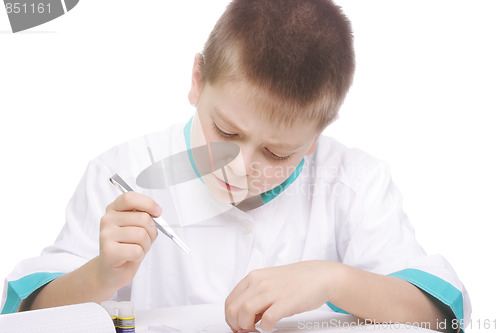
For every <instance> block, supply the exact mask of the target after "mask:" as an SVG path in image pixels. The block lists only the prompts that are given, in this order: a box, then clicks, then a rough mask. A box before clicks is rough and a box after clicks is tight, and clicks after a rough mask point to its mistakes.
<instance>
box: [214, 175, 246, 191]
mask: <svg viewBox="0 0 500 333" xmlns="http://www.w3.org/2000/svg"><path fill="white" fill-rule="evenodd" d="M214 177H215V179H217V182H218V183H219V185H220V186H221V187H222V188H223V189H225V190H228V191H231V192H239V191H243V190H245V189H244V188H241V187H238V186H234V185H230V184H228V183H226V182H225V181H223V180H220V179H219V177H217V176H215V175H214Z"/></svg>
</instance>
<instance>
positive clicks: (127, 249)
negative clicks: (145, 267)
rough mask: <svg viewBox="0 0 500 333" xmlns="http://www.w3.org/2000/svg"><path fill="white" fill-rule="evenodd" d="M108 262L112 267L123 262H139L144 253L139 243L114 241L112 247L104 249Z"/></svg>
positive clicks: (118, 265)
mask: <svg viewBox="0 0 500 333" xmlns="http://www.w3.org/2000/svg"><path fill="white" fill-rule="evenodd" d="M106 254H107V256H108V258H109V259H108V260H109V263H110V265H111V266H112V267H115V268H116V267H120V266H122V265H123V264H125V263H127V262H129V261H132V262H141V261H142V259H143V258H144V256H145V253H144V251H143V249H142V247H141V246H140V245H137V244H122V243H115V244H114V245H113V246H112V247H108V248H107V249H106Z"/></svg>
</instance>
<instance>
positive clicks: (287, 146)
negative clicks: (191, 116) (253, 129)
mask: <svg viewBox="0 0 500 333" xmlns="http://www.w3.org/2000/svg"><path fill="white" fill-rule="evenodd" d="M213 109H214V112H215V113H216V114H217V116H218V117H219V118H220V119H221V120H222V121H224V122H226V123H227V124H228V125H229V126H231V127H232V128H233V129H234V130H236V131H237V132H239V133H242V134H243V135H246V133H245V131H243V130H242V129H241V128H239V127H238V126H237V125H236V124H234V123H233V122H231V121H230V120H229V119H228V118H226V117H225V116H224V113H223V112H222V111H221V110H220V109H218V108H217V107H214V108H213ZM266 143H267V144H269V145H271V146H273V147H276V148H282V149H285V150H298V149H299V148H302V145H292V144H287V143H273V142H266Z"/></svg>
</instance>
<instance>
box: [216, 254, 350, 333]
mask: <svg viewBox="0 0 500 333" xmlns="http://www.w3.org/2000/svg"><path fill="white" fill-rule="evenodd" d="M340 265H341V264H339V263H336V262H331V261H303V262H299V263H295V264H291V265H285V266H278V267H271V268H264V269H258V270H255V271H252V272H250V273H249V274H248V275H247V276H246V277H245V278H244V279H243V280H241V281H240V282H239V283H238V284H237V285H236V287H235V288H234V289H233V291H232V292H231V293H230V294H229V296H228V297H227V299H226V304H225V314H226V322H227V324H228V325H229V326H230V327H231V329H232V330H233V331H234V332H236V331H241V330H255V323H257V322H258V321H259V320H261V319H262V321H261V323H260V327H261V329H262V330H264V331H271V330H272V329H273V328H274V326H275V325H276V323H277V322H278V321H279V320H280V319H282V318H285V317H289V316H292V315H294V314H297V313H302V312H305V311H309V310H314V309H316V308H318V307H320V306H321V305H322V304H324V303H326V302H327V301H328V300H330V299H332V298H333V289H334V287H335V285H336V284H337V279H338V274H337V273H338V268H339V267H340Z"/></svg>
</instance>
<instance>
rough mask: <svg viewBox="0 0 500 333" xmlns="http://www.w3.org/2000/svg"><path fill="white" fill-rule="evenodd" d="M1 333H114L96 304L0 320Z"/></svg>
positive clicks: (54, 309) (106, 317)
mask: <svg viewBox="0 0 500 333" xmlns="http://www.w3.org/2000/svg"><path fill="white" fill-rule="evenodd" d="M0 332H2V333H26V332H37V333H84V332H85V333H86V332H93V333H94V332H95V333H114V332H115V326H114V324H113V321H112V319H111V317H110V316H109V314H108V313H107V312H106V310H104V308H102V307H101V306H100V305H99V304H96V303H83V304H76V305H69V306H62V307H56V308H49V309H43V310H33V311H26V312H17V313H12V314H5V315H1V316H0Z"/></svg>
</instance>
